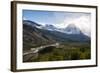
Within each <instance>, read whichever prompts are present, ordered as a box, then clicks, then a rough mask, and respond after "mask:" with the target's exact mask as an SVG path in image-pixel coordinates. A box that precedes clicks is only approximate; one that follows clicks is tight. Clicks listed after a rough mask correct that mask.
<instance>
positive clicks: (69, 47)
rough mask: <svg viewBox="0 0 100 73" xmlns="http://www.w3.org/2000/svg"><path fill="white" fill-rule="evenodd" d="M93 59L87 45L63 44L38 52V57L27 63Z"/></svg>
mask: <svg viewBox="0 0 100 73" xmlns="http://www.w3.org/2000/svg"><path fill="white" fill-rule="evenodd" d="M90 58H91V50H90V45H89V44H86V43H77V44H76V43H70V44H69V43H62V44H61V45H59V47H53V46H50V47H46V48H44V49H42V50H40V51H39V52H38V57H37V58H34V57H31V58H30V59H29V60H28V61H27V62H39V61H61V60H84V59H90Z"/></svg>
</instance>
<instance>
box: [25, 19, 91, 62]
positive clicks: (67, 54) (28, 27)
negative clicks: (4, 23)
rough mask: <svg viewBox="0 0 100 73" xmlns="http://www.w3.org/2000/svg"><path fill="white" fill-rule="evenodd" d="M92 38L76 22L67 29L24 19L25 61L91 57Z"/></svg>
mask: <svg viewBox="0 0 100 73" xmlns="http://www.w3.org/2000/svg"><path fill="white" fill-rule="evenodd" d="M90 38H91V37H88V36H87V35H85V34H84V33H83V32H81V30H80V29H79V28H78V27H77V26H75V25H74V24H71V25H69V26H68V27H67V28H66V30H65V29H58V28H56V27H54V26H51V25H50V27H49V25H48V26H47V27H46V26H41V24H38V23H36V22H33V21H29V20H24V21H23V62H42V61H61V60H85V59H91V47H90V45H91V43H90V42H91V40H90ZM57 44H58V45H57Z"/></svg>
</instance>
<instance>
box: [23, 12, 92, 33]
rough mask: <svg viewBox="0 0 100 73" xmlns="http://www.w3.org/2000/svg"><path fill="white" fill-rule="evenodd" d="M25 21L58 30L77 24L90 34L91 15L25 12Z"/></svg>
mask: <svg viewBox="0 0 100 73" xmlns="http://www.w3.org/2000/svg"><path fill="white" fill-rule="evenodd" d="M23 20H31V21H34V22H37V23H39V24H41V25H45V24H50V25H54V26H55V27H57V28H66V27H67V26H68V25H69V24H75V25H76V26H78V27H79V28H80V29H82V30H83V31H84V32H90V27H91V13H82V12H67V11H66V12H63V11H37V10H23Z"/></svg>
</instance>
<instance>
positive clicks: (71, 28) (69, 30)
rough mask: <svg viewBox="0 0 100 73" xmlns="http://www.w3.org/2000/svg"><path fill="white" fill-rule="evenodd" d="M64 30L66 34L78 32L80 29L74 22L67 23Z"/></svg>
mask: <svg viewBox="0 0 100 73" xmlns="http://www.w3.org/2000/svg"><path fill="white" fill-rule="evenodd" d="M64 32H65V33H67V34H80V33H81V31H80V29H79V28H78V27H77V26H76V25H75V24H69V25H68V26H67V27H66V28H65V29H64Z"/></svg>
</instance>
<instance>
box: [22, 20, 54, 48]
mask: <svg viewBox="0 0 100 73" xmlns="http://www.w3.org/2000/svg"><path fill="white" fill-rule="evenodd" d="M37 26H40V25H39V24H38V23H36V22H33V21H29V20H24V21H23V48H24V49H25V50H29V49H30V48H32V47H37V46H41V45H46V44H51V43H54V42H55V41H54V40H53V39H52V38H51V37H50V36H48V35H46V34H43V33H42V31H41V29H39V28H37Z"/></svg>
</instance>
